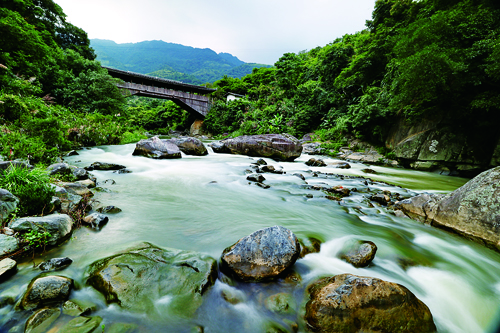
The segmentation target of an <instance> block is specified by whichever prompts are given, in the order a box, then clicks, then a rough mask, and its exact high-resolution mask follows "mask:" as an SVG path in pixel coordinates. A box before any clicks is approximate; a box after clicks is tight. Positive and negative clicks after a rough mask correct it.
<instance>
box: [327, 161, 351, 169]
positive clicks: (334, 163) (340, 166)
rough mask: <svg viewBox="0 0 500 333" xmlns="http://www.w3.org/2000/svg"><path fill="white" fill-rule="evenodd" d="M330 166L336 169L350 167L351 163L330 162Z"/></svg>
mask: <svg viewBox="0 0 500 333" xmlns="http://www.w3.org/2000/svg"><path fill="white" fill-rule="evenodd" d="M328 165H329V166H331V167H333V168H336V169H350V168H351V165H350V164H349V163H347V162H332V163H329V164H328Z"/></svg>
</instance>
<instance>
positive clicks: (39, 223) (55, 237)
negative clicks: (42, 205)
mask: <svg viewBox="0 0 500 333" xmlns="http://www.w3.org/2000/svg"><path fill="white" fill-rule="evenodd" d="M9 228H11V229H12V230H14V231H17V232H29V231H30V230H38V231H39V232H45V231H46V232H48V233H49V234H50V237H49V238H48V241H47V243H48V244H49V245H57V244H59V243H61V242H62V241H64V240H66V238H68V237H69V236H70V235H71V230H72V228H73V220H72V219H71V217H69V215H66V214H51V215H46V216H40V217H37V216H34V217H23V218H20V219H17V220H14V221H11V222H10V223H9Z"/></svg>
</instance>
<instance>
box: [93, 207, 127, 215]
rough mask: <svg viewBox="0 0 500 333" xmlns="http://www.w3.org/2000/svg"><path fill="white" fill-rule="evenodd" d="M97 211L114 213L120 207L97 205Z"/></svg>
mask: <svg viewBox="0 0 500 333" xmlns="http://www.w3.org/2000/svg"><path fill="white" fill-rule="evenodd" d="M97 211H98V212H99V213H105V214H116V213H119V212H121V211H122V210H121V208H118V207H115V206H106V207H99V208H97Z"/></svg>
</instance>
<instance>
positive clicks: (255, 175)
mask: <svg viewBox="0 0 500 333" xmlns="http://www.w3.org/2000/svg"><path fill="white" fill-rule="evenodd" d="M247 180H249V181H251V182H257V183H262V182H263V181H264V180H266V178H264V176H262V175H261V174H259V173H252V174H251V175H248V176H247Z"/></svg>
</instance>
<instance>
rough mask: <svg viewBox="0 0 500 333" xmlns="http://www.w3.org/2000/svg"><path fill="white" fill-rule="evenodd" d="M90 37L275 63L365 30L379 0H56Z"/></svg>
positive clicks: (68, 19) (73, 22) (71, 21)
mask: <svg viewBox="0 0 500 333" xmlns="http://www.w3.org/2000/svg"><path fill="white" fill-rule="evenodd" d="M54 2H55V3H57V4H58V5H59V6H61V7H62V9H63V11H64V13H65V14H66V15H67V17H66V20H67V21H69V22H70V23H72V24H73V25H75V26H77V27H79V28H82V29H83V30H85V31H86V32H87V34H88V36H89V38H90V39H96V38H98V39H109V40H112V41H115V42H117V43H137V42H141V41H145V40H162V41H165V42H169V43H177V44H182V45H186V46H192V47H196V48H209V49H212V50H214V51H215V52H217V53H220V52H226V53H231V54H232V55H234V56H236V57H238V58H239V59H240V60H242V61H244V62H252V63H262V64H269V65H272V64H274V63H275V62H276V61H277V60H278V59H279V58H280V57H281V56H282V55H283V54H285V53H287V52H293V53H298V52H300V51H303V50H310V49H313V48H315V47H317V46H325V45H326V44H328V43H330V42H332V41H334V40H335V39H336V38H338V37H342V36H343V35H345V34H346V33H354V32H356V31H360V30H363V29H364V28H365V26H364V24H365V21H366V20H369V19H370V18H371V13H372V11H373V8H374V5H375V0H251V1H241V0H210V1H208V0H85V1H83V0H78V1H76V0H54Z"/></svg>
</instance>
